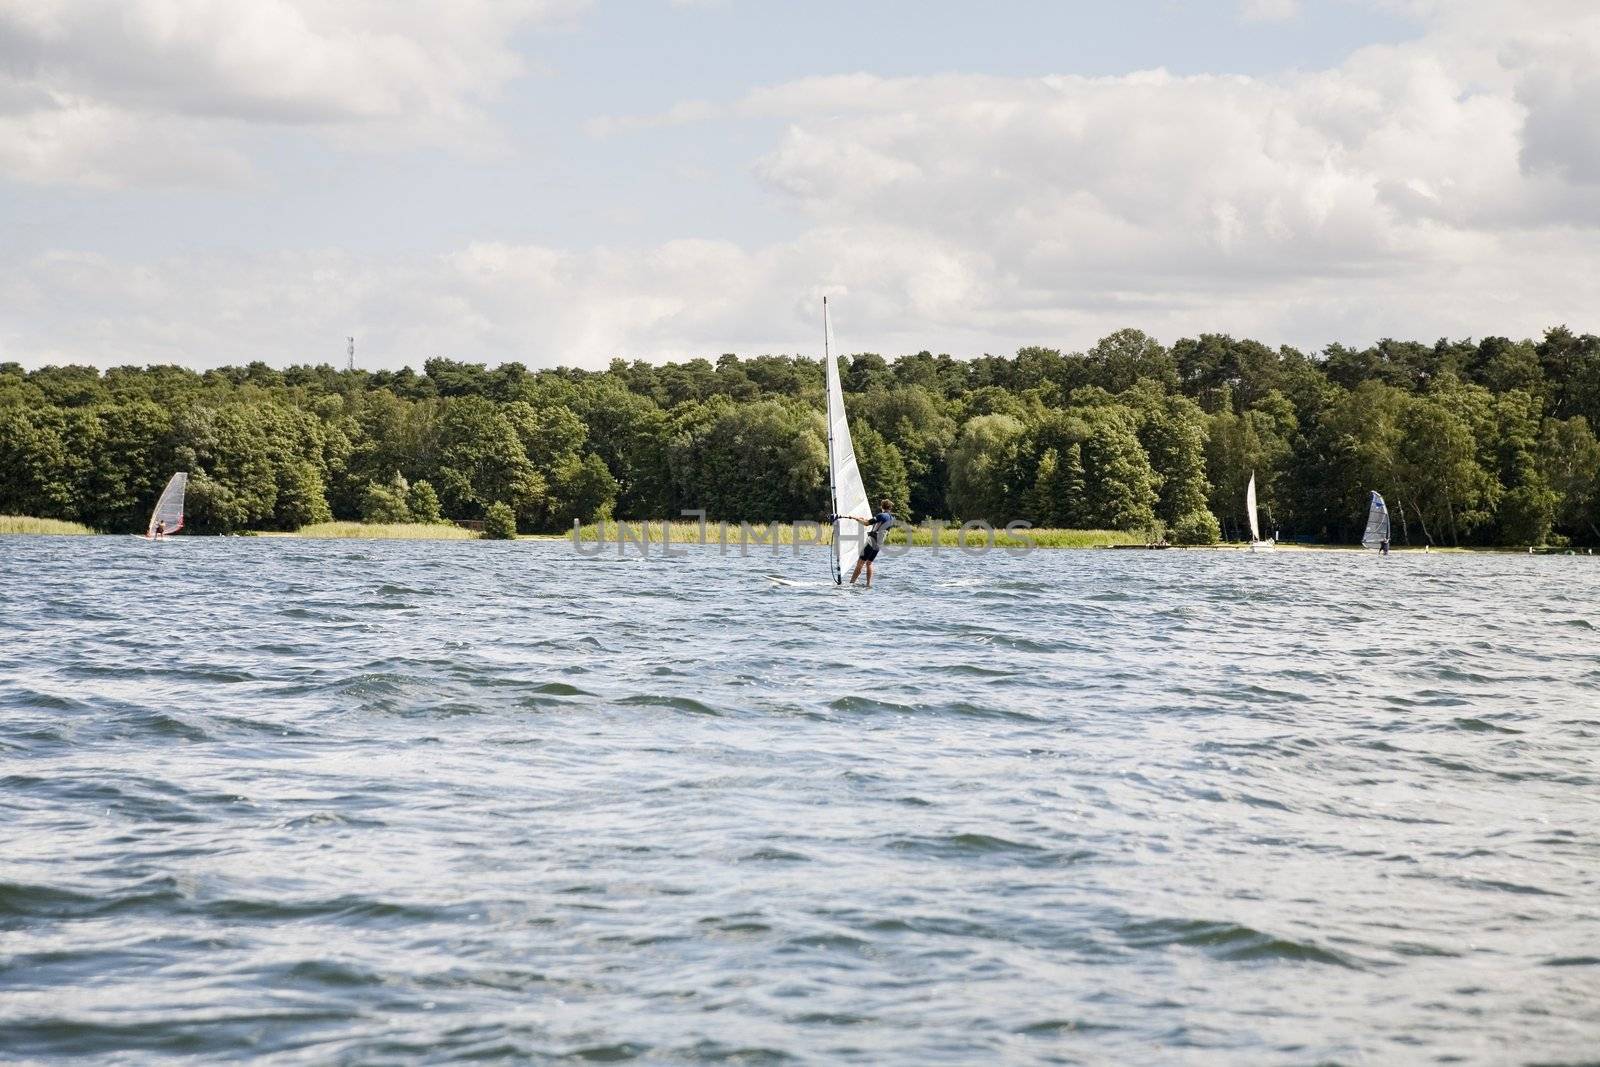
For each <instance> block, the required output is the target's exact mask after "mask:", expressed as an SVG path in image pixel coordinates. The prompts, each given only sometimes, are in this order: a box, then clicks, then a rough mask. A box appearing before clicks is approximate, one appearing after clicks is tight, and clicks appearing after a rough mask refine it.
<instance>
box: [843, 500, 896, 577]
mask: <svg viewBox="0 0 1600 1067" xmlns="http://www.w3.org/2000/svg"><path fill="white" fill-rule="evenodd" d="M893 508H894V503H893V501H891V500H890V499H889V498H888V497H884V498H883V499H882V500H880V501H878V513H877V514H876V515H874V516H872V518H870V519H867V518H863V517H861V516H860V515H846V516H844V517H845V518H847V519H854V520H855V521H856V522H859V523H860V524H861V525H863V526H865V527H866V528H867V535H866V536H867V543H866V544H864V545H862V546H861V558H860V559H858V560H856V569H855V571H854V572H853V573H852V574H851V575H850V584H851V585H855V584H856V579H857V578H859V577H860V576H861V568H863V567H865V568H866V569H867V588H868V589H871V588H872V561H873V560H875V559H877V558H878V550H879V549H881V548H883V540H884V538H886V537H888V536H889V530H890V528H892V527H893V526H894V511H893Z"/></svg>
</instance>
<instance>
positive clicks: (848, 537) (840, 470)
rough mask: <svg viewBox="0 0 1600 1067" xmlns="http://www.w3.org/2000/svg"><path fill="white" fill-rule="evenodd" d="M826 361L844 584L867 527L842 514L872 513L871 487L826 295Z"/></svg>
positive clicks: (831, 480)
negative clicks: (847, 408) (847, 405)
mask: <svg viewBox="0 0 1600 1067" xmlns="http://www.w3.org/2000/svg"><path fill="white" fill-rule="evenodd" d="M822 353H823V356H822V362H823V363H824V365H825V366H826V369H827V382H828V494H829V501H830V503H831V506H832V507H833V582H834V584H835V585H843V584H844V582H845V579H846V578H847V577H848V576H849V574H850V572H851V570H852V569H853V568H854V567H855V565H856V560H857V559H859V558H861V547H862V545H863V543H864V542H865V539H866V538H865V527H863V526H862V525H861V524H860V523H858V522H852V521H850V520H849V519H848V518H844V519H841V516H849V515H870V514H872V508H871V506H870V505H869V504H868V503H867V490H866V487H865V486H863V485H862V484H861V468H860V467H858V466H857V465H856V449H855V445H854V444H853V443H852V442H851V440H850V420H849V419H847V418H845V413H844V387H843V386H842V385H841V384H840V382H839V362H838V360H837V359H835V358H834V355H833V327H832V326H831V325H830V324H829V323H828V298H827V297H823V298H822Z"/></svg>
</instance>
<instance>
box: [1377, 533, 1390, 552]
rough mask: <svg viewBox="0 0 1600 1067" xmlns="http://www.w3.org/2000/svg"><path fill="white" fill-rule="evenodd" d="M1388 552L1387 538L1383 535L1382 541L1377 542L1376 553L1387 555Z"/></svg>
mask: <svg viewBox="0 0 1600 1067" xmlns="http://www.w3.org/2000/svg"><path fill="white" fill-rule="evenodd" d="M1388 554H1389V539H1388V538H1387V537H1385V538H1384V539H1383V540H1382V541H1379V542H1378V555H1380V556H1387V555H1388Z"/></svg>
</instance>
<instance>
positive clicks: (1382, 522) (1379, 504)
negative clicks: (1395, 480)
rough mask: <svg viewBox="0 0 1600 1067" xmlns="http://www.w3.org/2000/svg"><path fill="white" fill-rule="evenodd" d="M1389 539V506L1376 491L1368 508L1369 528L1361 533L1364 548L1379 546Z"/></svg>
mask: <svg viewBox="0 0 1600 1067" xmlns="http://www.w3.org/2000/svg"><path fill="white" fill-rule="evenodd" d="M1387 540H1389V508H1388V506H1387V505H1385V504H1384V502H1383V497H1382V496H1380V495H1379V494H1378V493H1377V492H1376V491H1374V492H1373V494H1372V503H1371V504H1370V505H1369V506H1368V508H1367V529H1366V532H1365V533H1363V534H1362V535H1361V547H1362V548H1377V547H1378V546H1379V545H1381V544H1382V543H1383V542H1385V541H1387Z"/></svg>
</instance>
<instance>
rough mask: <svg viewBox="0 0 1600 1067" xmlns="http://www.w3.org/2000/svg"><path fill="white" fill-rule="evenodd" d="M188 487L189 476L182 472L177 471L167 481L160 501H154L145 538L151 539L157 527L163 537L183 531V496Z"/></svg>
mask: <svg viewBox="0 0 1600 1067" xmlns="http://www.w3.org/2000/svg"><path fill="white" fill-rule="evenodd" d="M188 487H189V475H188V474H187V473H186V472H184V471H179V472H178V473H177V474H174V475H173V476H172V477H171V479H169V480H168V482H167V487H166V488H165V489H163V490H162V491H161V499H160V500H157V501H156V509H155V510H154V511H152V512H151V513H150V526H149V528H148V529H146V530H145V534H144V535H145V536H146V537H149V538H152V539H153V538H154V537H155V536H156V527H157V526H158V525H159V526H160V527H161V536H163V537H165V536H167V535H168V534H175V533H177V532H178V531H179V530H181V529H183V494H184V490H186V489H187V488H188Z"/></svg>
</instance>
